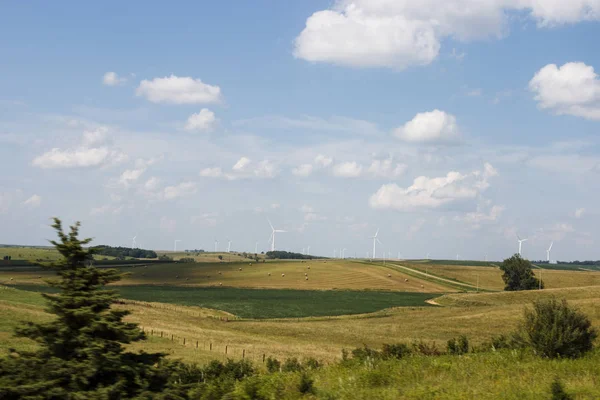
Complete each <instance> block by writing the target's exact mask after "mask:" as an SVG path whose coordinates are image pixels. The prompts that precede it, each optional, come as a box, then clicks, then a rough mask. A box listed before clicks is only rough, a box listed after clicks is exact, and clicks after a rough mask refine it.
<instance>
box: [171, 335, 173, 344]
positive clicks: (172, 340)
mask: <svg viewBox="0 0 600 400" xmlns="http://www.w3.org/2000/svg"><path fill="white" fill-rule="evenodd" d="M172 341H173V334H171V342H172Z"/></svg>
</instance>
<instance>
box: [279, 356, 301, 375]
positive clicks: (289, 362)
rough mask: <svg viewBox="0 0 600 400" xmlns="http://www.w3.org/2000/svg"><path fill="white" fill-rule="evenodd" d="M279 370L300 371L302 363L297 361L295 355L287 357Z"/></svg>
mask: <svg viewBox="0 0 600 400" xmlns="http://www.w3.org/2000/svg"><path fill="white" fill-rule="evenodd" d="M281 370H282V371H283V372H298V371H302V365H301V364H300V362H299V361H298V359H297V358H296V357H293V358H288V359H286V360H285V362H284V363H283V366H282V367H281Z"/></svg>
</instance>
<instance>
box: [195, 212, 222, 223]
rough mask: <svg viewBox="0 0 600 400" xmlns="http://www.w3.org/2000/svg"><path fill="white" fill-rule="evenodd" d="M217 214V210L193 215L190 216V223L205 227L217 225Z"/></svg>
mask: <svg viewBox="0 0 600 400" xmlns="http://www.w3.org/2000/svg"><path fill="white" fill-rule="evenodd" d="M218 216H219V213H218V212H212V213H204V214H201V215H194V216H192V217H190V223H191V224H197V225H201V226H205V227H214V226H217V217H218Z"/></svg>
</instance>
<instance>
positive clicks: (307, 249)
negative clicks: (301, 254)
mask: <svg viewBox="0 0 600 400" xmlns="http://www.w3.org/2000/svg"><path fill="white" fill-rule="evenodd" d="M306 255H307V256H310V246H308V247H307V248H306Z"/></svg>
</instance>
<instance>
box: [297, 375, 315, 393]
mask: <svg viewBox="0 0 600 400" xmlns="http://www.w3.org/2000/svg"><path fill="white" fill-rule="evenodd" d="M313 384H314V381H313V380H312V379H311V377H310V376H308V374H307V373H305V372H303V373H302V375H300V383H298V391H299V392H300V393H302V394H309V393H314V390H315V389H314V386H313Z"/></svg>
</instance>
